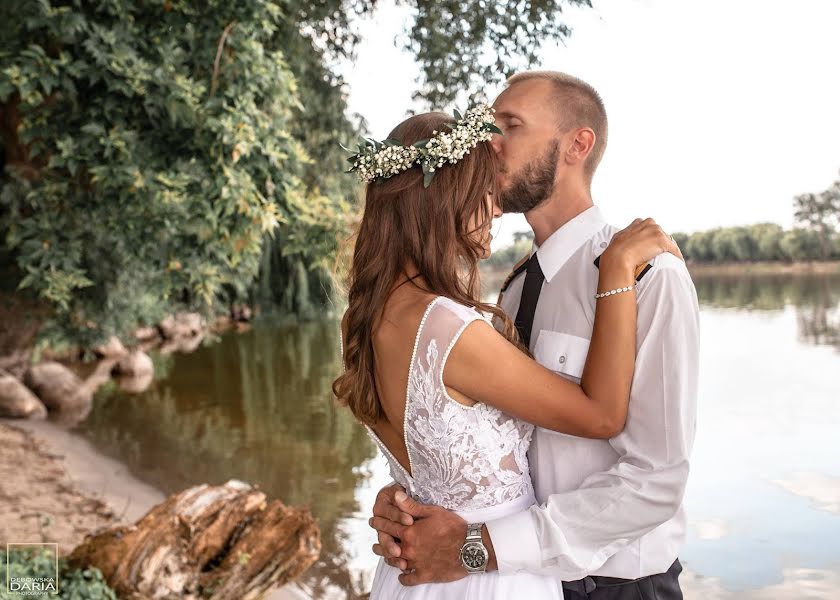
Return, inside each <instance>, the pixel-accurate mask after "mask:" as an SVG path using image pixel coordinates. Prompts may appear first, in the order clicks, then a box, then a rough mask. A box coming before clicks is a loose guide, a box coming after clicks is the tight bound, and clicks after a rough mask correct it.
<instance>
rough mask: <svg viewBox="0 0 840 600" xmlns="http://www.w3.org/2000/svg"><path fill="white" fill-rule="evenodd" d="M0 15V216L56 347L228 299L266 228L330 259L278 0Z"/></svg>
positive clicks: (324, 207) (326, 208)
mask: <svg viewBox="0 0 840 600" xmlns="http://www.w3.org/2000/svg"><path fill="white" fill-rule="evenodd" d="M0 11H2V13H3V14H2V15H0V28H2V29H1V31H2V37H3V39H4V42H5V44H4V45H5V47H4V53H3V54H2V55H0V105H1V106H2V117H3V118H2V119H0V120H2V121H3V122H4V123H5V124H6V127H5V128H4V129H3V142H4V146H5V148H6V159H7V164H6V170H5V175H6V177H5V178H4V181H3V189H2V193H0V205H2V209H0V210H1V211H2V212H0V220H1V221H0V225H2V229H3V230H5V232H6V244H7V245H8V246H9V247H10V248H11V249H12V250H13V251H14V252H15V253H16V260H17V264H18V266H19V267H20V270H21V273H22V274H23V279H22V281H21V287H22V288H31V289H32V290H33V291H35V292H36V293H37V294H38V295H39V296H40V297H41V298H43V299H45V300H47V301H49V302H51V303H52V306H53V307H54V309H55V310H54V315H53V318H52V319H51V320H50V321H49V323H48V324H47V326H46V327H45V329H44V335H46V336H48V337H50V338H51V340H52V341H53V342H54V343H55V342H62V341H68V342H69V341H74V342H82V343H85V344H92V343H94V342H97V341H100V340H101V339H102V338H103V337H104V336H105V335H107V334H110V333H117V334H125V333H127V330H129V329H130V328H131V327H133V326H135V325H136V324H137V323H152V322H156V321H157V320H159V319H161V318H162V317H163V316H165V314H166V313H167V312H170V311H171V310H172V308H173V307H175V306H183V307H187V308H191V309H196V310H200V311H201V312H204V313H207V314H209V313H211V312H213V311H214V310H218V309H219V307H224V306H225V305H226V304H227V302H229V301H230V300H232V299H236V298H241V297H243V296H244V295H245V294H246V292H247V288H248V286H249V285H250V283H251V282H252V281H253V279H254V277H255V275H256V273H257V271H258V267H259V259H260V256H261V252H262V247H263V242H264V236H266V235H274V236H277V237H279V238H281V239H283V240H284V244H285V246H286V247H285V249H284V251H285V253H286V254H285V256H290V255H291V256H292V257H300V258H301V260H302V261H304V262H305V263H306V264H310V263H312V262H315V261H317V260H318V259H319V258H321V257H322V256H323V244H320V245H316V246H315V248H314V250H311V246H310V245H308V244H307V243H306V240H307V239H310V238H313V239H316V240H317V239H321V240H323V239H333V240H335V239H336V237H337V235H336V233H335V231H336V230H337V229H338V224H339V220H338V219H336V218H335V214H334V213H335V204H334V202H333V201H331V200H330V199H328V198H327V197H325V196H324V195H323V194H321V193H320V192H319V190H318V189H317V188H314V189H313V188H310V189H307V187H306V186H305V185H304V183H303V178H304V176H305V174H306V169H305V167H306V164H307V162H308V160H309V158H308V156H307V154H306V151H305V149H304V148H303V146H302V145H301V143H300V142H299V141H298V140H297V139H295V137H294V135H293V133H292V129H293V125H292V122H291V121H292V119H293V116H294V109H295V107H296V105H297V102H298V98H297V97H296V95H295V94H296V83H295V79H294V77H293V75H292V73H291V72H290V70H289V68H288V66H287V63H286V60H285V57H284V54H283V53H282V52H281V51H279V50H277V49H272V48H271V44H272V43H273V41H274V40H273V36H274V35H275V34H276V33H277V31H278V25H277V23H278V21H280V19H281V11H280V9H279V7H278V6H277V5H276V4H274V3H272V2H269V1H267V0H246V1H243V2H236V3H226V2H221V1H220V0H215V1H210V2H208V3H204V4H203V5H202V6H201V7H198V6H196V5H193V4H192V3H189V2H180V3H172V2H166V3H164V4H157V3H154V4H145V3H135V2H127V1H121V0H115V1H114V2H110V3H107V4H99V3H95V4H88V3H81V2H76V3H73V4H70V5H64V6H51V5H50V4H48V3H46V2H38V3H34V2H32V3H30V2H27V3H22V4H19V5H16V6H14V7H12V6H10V5H5V4H4V6H3V8H2V9H0ZM290 270H291V269H290Z"/></svg>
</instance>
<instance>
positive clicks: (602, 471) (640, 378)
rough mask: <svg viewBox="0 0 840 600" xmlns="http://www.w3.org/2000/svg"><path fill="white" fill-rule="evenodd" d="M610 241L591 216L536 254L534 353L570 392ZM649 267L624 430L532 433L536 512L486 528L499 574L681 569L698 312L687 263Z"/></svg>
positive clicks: (624, 574)
mask: <svg viewBox="0 0 840 600" xmlns="http://www.w3.org/2000/svg"><path fill="white" fill-rule="evenodd" d="M617 231H618V229H617V228H615V227H612V226H610V225H608V224H607V223H606V221H604V219H603V217H602V215H601V212H600V211H599V209H598V208H597V207H592V208H590V209H588V210H586V211H584V212H582V213H581V214H579V215H578V216H577V217H575V218H574V219H572V220H571V221H569V222H568V223H566V224H565V225H563V226H562V227H561V228H560V229H558V230H557V231H556V232H554V233H553V234H552V235H551V236H550V237H549V238H548V239H547V240H545V242H544V243H543V244H542V245H541V246H539V247H538V248H537V247H536V246H535V248H534V249H532V254H533V252H534V251H536V252H537V255H538V257H539V258H538V260H539V262H540V266H541V268H542V270H543V273H544V274H545V284H544V286H543V289H542V292H541V294H540V299H539V303H538V305H537V309H536V313H535V315H534V328H533V333H532V336H531V352H532V353H533V355H534V357H535V358H536V360H537V361H538V362H539V363H540V364H542V365H543V366H545V367H547V368H549V369H552V370H553V371H556V372H558V373H560V374H562V375H564V376H565V377H567V378H569V379H571V380H572V381H575V382H576V383H579V382H580V376H581V374H582V372H583V366H584V363H585V361H586V354H587V350H588V348H589V340H590V338H591V336H592V324H593V319H594V316H595V299H594V298H593V296H594V294H595V293H596V291H597V289H596V288H597V286H598V269H597V267H596V266H595V265H594V264H593V261H594V259H595V258H596V257H597V256H599V255H600V254H601V253H602V252H603V251H604V249H605V248H606V247H607V245H608V244H609V241H610V239H611V238H612V236H613V234H614V233H615V232H617ZM651 264H652V265H653V268H652V269H651V270H650V271H649V272H648V273H647V274H646V275H645V276H644V277H643V278H642V280H641V281H640V282H639V283H638V288H637V294H638V318H637V341H636V349H637V356H636V368H635V372H634V376H633V385H632V388H631V392H630V407H629V412H628V415H627V423H626V427H625V429H624V431H623V432H622V433H621V434H619V435H618V436H616V437H615V438H613V439H611V440H592V439H585V438H579V437H575V436H571V435H565V434H562V433H556V432H554V431H550V430H547V429H542V428H540V427H538V428H537V429H536V431H535V432H534V438H533V441H532V444H531V449H530V451H529V459H530V464H531V475H532V478H533V481H534V487H535V490H536V496H537V501H538V504H537V505H535V506H533V507H532V508H531V509H530V510H528V511H525V512H522V513H518V514H515V515H512V516H510V517H506V518H503V519H499V520H496V521H491V522H488V523H487V528H488V530H489V533H490V537H491V539H492V540H493V547H494V549H495V553H496V559H497V561H498V565H499V571H500V572H501V573H503V574H504V573H511V572H515V571H520V570H526V571H530V572H534V573H542V574H547V575H554V576H557V577H560V578H561V579H563V580H565V581H571V580H576V579H580V578H582V577H585V576H586V575H604V576H608V577H621V578H625V579H636V578H639V577H644V576H646V575H652V574H655V573H664V572H665V571H667V570H668V567H670V566H671V564H672V563H673V562H674V560H675V559H676V558H677V555H678V553H679V551H680V548H681V546H682V543H683V539H684V537H685V528H686V520H685V513H684V511H683V508H682V498H683V493H684V491H685V485H686V480H687V478H688V471H689V454H690V452H691V447H692V444H693V441H694V431H695V415H696V406H697V373H698V343H699V307H698V303H697V294H696V291H695V289H694V284H693V283H692V281H691V277H690V276H689V274H688V270H687V269H686V267H685V264H684V263H683V262H682V261H680V260H679V259H677V258H676V257H674V256H673V255H671V254H662V255H660V256H658V257H656V258H655V259H654V260H653V261H651ZM524 280H525V273H524V272H523V273H522V274H520V275H519V276H517V277H516V278H515V279H514V280H512V282H511V283H510V286H509V287H508V289H507V290H506V292H505V293H504V295H503V297H502V300H501V306H502V308H503V309H504V311H505V312H506V313H507V314H508V315H510V316H511V317H513V316H515V315H516V311H517V310H518V308H519V300H520V295H521V293H522V286H523V283H524Z"/></svg>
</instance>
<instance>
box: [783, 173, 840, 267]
mask: <svg viewBox="0 0 840 600" xmlns="http://www.w3.org/2000/svg"><path fill="white" fill-rule="evenodd" d="M794 210H795V212H794V217H795V219H796V222H797V223H799V224H801V225H802V226H804V227H805V228H806V229H808V230H809V231H812V232H814V233H816V235H817V239H818V252H819V257H820V258H822V259H826V258H829V257H830V256H831V255H832V253H833V252H836V250H837V240H836V233H837V228H838V226H840V180H837V181H835V182H834V183H833V184H832V185H831V187H829V188H828V189H827V190H825V191H824V192H820V193H819V194H801V195H799V196H797V197H796V198H795V199H794Z"/></svg>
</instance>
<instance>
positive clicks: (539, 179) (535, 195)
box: [501, 140, 560, 213]
mask: <svg viewBox="0 0 840 600" xmlns="http://www.w3.org/2000/svg"><path fill="white" fill-rule="evenodd" d="M559 153H560V142H559V141H558V140H554V142H552V143H551V145H550V146H549V147H548V150H546V151H545V153H544V154H543V155H542V156H540V157H539V158H537V159H536V160H533V161H531V162H529V163H528V164H527V165H525V166H524V167H522V168H521V169H520V170H519V172H518V173H517V174H516V175H515V176H514V177H513V178H512V179H511V182H510V185H509V186H508V187H507V188H505V189H504V190H503V191H502V198H501V204H502V210H503V211H504V212H506V213H526V212H528V211H529V210H531V209H532V208H535V207H536V206H538V205H539V204H540V203H541V202H543V201H544V200H546V199H547V198H548V197H549V196H551V191H552V190H553V189H554V178H555V176H556V175H557V156H558V154H559Z"/></svg>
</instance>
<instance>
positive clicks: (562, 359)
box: [559, 356, 566, 365]
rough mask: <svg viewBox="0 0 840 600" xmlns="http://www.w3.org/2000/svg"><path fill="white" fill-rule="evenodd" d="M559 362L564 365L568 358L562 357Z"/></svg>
mask: <svg viewBox="0 0 840 600" xmlns="http://www.w3.org/2000/svg"><path fill="white" fill-rule="evenodd" d="M559 360H560V364H561V365H562V364H563V363H564V362H566V357H565V356H561V357H560V359H559Z"/></svg>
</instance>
